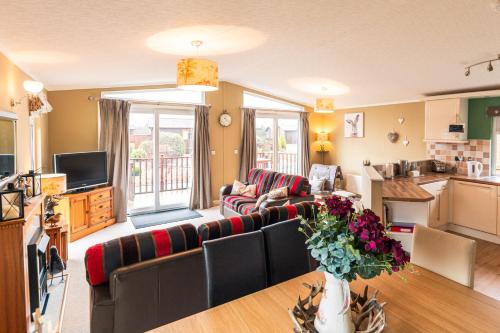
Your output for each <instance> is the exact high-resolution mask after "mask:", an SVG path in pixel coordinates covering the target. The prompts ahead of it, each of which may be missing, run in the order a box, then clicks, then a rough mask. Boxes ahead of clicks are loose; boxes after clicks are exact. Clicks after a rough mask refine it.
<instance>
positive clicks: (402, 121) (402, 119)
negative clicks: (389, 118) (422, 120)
mask: <svg viewBox="0 0 500 333" xmlns="http://www.w3.org/2000/svg"><path fill="white" fill-rule="evenodd" d="M404 122H405V117H403V112H401V115H400V116H399V118H398V123H399V125H403V123H404Z"/></svg>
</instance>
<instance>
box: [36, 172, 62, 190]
mask: <svg viewBox="0 0 500 333" xmlns="http://www.w3.org/2000/svg"><path fill="white" fill-rule="evenodd" d="M42 192H43V193H45V194H47V195H57V194H62V193H64V192H66V174H64V173H48V174H43V175H42Z"/></svg>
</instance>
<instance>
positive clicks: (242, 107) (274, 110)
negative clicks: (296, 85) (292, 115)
mask: <svg viewBox="0 0 500 333" xmlns="http://www.w3.org/2000/svg"><path fill="white" fill-rule="evenodd" d="M243 109H254V110H255V111H272V112H307V111H306V110H305V109H304V110H277V109H265V108H249V107H246V106H240V110H243Z"/></svg>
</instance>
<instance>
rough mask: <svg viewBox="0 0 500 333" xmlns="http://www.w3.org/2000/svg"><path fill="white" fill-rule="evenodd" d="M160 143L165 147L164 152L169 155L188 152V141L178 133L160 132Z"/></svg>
mask: <svg viewBox="0 0 500 333" xmlns="http://www.w3.org/2000/svg"><path fill="white" fill-rule="evenodd" d="M160 145H162V146H164V148H165V151H162V153H166V154H167V155H168V156H182V155H184V154H185V153H186V143H185V142H184V139H183V138H182V136H180V135H179V134H177V133H170V132H163V133H160ZM162 148H163V147H162Z"/></svg>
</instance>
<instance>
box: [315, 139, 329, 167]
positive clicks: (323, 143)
mask: <svg viewBox="0 0 500 333" xmlns="http://www.w3.org/2000/svg"><path fill="white" fill-rule="evenodd" d="M316 141H317V142H318V144H319V150H316V151H317V152H318V153H321V164H324V160H325V156H324V153H327V152H328V151H329V149H328V142H329V141H328V133H325V132H320V133H318V134H317V137H316Z"/></svg>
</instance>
